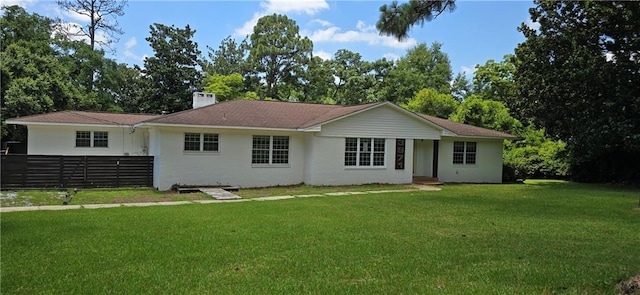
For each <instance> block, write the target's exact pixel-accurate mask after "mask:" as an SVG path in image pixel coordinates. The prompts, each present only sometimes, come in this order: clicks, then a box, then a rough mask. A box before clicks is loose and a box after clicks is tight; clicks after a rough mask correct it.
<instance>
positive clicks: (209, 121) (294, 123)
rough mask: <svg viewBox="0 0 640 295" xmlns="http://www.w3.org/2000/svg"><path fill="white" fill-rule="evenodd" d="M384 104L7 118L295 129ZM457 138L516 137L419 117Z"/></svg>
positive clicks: (244, 104) (228, 105)
mask: <svg viewBox="0 0 640 295" xmlns="http://www.w3.org/2000/svg"><path fill="white" fill-rule="evenodd" d="M382 104H385V102H378V103H370V104H363V105H354V106H342V105H327V104H310V103H295V102H280V101H261V100H232V101H226V102H223V103H218V104H214V105H210V106H205V107H201V108H197V109H190V110H186V111H182V112H177V113H173V114H169V115H148V114H122V113H101V112H82V111H62V112H55V113H49V114H40V115H32V116H25V117H20V118H14V119H9V120H8V121H9V123H10V124H28V123H52V124H55V123H60V124H96V125H134V124H137V123H148V124H154V123H160V124H169V125H171V124H180V125H198V126H228V127H248V128H277V129H298V128H308V127H312V126H315V125H319V124H323V123H326V122H329V121H332V120H335V119H339V118H342V117H344V116H347V115H350V114H353V113H356V112H358V111H362V110H365V109H368V108H372V107H376V106H379V105H382ZM418 116H420V117H422V118H424V119H425V120H427V121H429V122H431V123H433V124H435V125H437V126H440V127H441V128H443V129H445V130H448V131H451V132H453V133H455V134H457V135H460V136H474V137H496V138H515V136H513V135H511V134H507V133H504V132H499V131H494V130H489V129H485V128H480V127H476V126H471V125H466V124H461V123H456V122H453V121H449V120H446V119H442V118H437V117H433V116H429V115H423V114H418Z"/></svg>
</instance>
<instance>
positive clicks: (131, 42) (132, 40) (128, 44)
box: [124, 37, 138, 49]
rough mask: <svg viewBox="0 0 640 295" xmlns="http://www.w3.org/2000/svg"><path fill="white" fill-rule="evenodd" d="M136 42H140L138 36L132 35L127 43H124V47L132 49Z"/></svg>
mask: <svg viewBox="0 0 640 295" xmlns="http://www.w3.org/2000/svg"><path fill="white" fill-rule="evenodd" d="M136 44H138V41H137V40H136V37H131V38H130V39H129V40H127V42H126V43H124V47H125V48H126V49H131V48H133V46H136Z"/></svg>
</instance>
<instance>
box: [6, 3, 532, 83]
mask: <svg viewBox="0 0 640 295" xmlns="http://www.w3.org/2000/svg"><path fill="white" fill-rule="evenodd" d="M2 2H3V5H8V4H9V5H10V4H19V5H21V6H23V7H25V8H26V9H27V11H28V12H31V13H34V12H35V13H38V14H41V15H44V16H48V17H60V18H62V19H63V20H65V21H68V22H70V23H77V24H86V19H84V18H82V17H79V16H78V15H74V14H72V13H68V12H65V11H62V10H61V9H60V8H58V7H57V6H56V4H55V2H54V1H35V0H3V1H2ZM390 2H391V0H389V1H331V0H326V1H325V0H299V1H291V0H289V1H283V0H263V1H136V0H132V1H129V3H128V6H127V7H126V8H125V15H124V16H122V17H119V18H118V22H119V23H120V26H121V28H122V29H123V30H124V32H125V33H124V34H123V35H121V36H120V40H119V42H118V43H116V44H115V49H116V52H115V54H114V55H113V56H112V57H113V58H115V59H116V60H117V61H118V62H124V63H127V64H130V65H133V64H139V65H142V60H143V59H144V57H145V56H151V55H153V51H152V50H151V48H150V47H149V45H148V42H147V41H146V40H145V38H146V37H148V36H149V26H150V25H152V24H153V23H162V24H165V25H175V26H176V27H184V26H186V25H189V26H190V27H191V28H192V29H195V30H196V34H195V37H194V41H196V42H197V43H198V47H199V49H200V50H201V51H202V52H203V54H205V55H206V52H207V46H210V47H213V48H217V47H218V46H219V45H220V41H221V40H222V39H223V38H225V37H226V36H229V35H231V36H233V37H234V38H236V39H238V40H241V39H243V38H244V36H246V35H248V34H250V33H251V31H252V27H253V25H254V24H255V22H256V21H257V19H258V18H259V17H261V16H263V15H267V14H273V13H279V14H286V15H287V16H289V17H290V18H292V19H294V20H295V21H296V22H297V24H298V26H299V27H300V31H301V33H302V34H303V35H304V36H308V37H309V38H310V39H311V40H312V41H313V43H314V54H315V55H318V56H320V57H323V58H325V59H326V58H330V57H331V56H333V54H334V53H335V52H336V51H337V50H338V49H348V50H351V51H354V52H358V53H360V54H361V55H362V56H363V58H364V59H365V60H371V61H372V60H376V59H379V58H382V57H387V58H391V59H394V58H397V57H399V56H402V55H404V54H405V53H406V51H407V49H409V48H411V47H412V46H415V45H416V44H419V43H427V44H431V43H433V42H439V43H441V44H442V45H443V46H442V50H443V51H444V52H446V53H447V54H448V55H449V59H450V60H451V65H452V69H453V72H454V73H458V72H462V71H465V72H466V73H467V74H471V72H473V68H474V66H475V65H476V64H484V63H485V62H486V61H487V60H489V59H494V60H501V59H502V57H503V56H504V55H505V54H509V53H513V49H514V48H515V47H516V45H517V44H518V43H520V42H522V41H524V37H523V36H522V34H521V33H519V32H518V31H517V30H516V28H517V27H518V26H519V25H520V24H521V23H523V22H524V23H529V24H530V25H531V23H530V21H529V20H528V19H529V18H528V16H529V15H528V9H529V8H530V7H533V2H532V1H464V0H459V1H457V4H456V5H457V9H456V10H455V11H454V12H453V13H445V14H443V15H441V16H440V17H439V18H437V19H436V20H434V21H432V22H429V23H425V24H424V26H422V27H421V26H416V27H414V28H413V29H412V31H411V32H410V34H409V36H410V38H409V39H408V40H406V41H405V42H398V41H396V40H395V39H393V38H390V37H384V36H380V35H379V34H378V32H377V31H376V30H375V23H376V21H377V20H378V17H379V7H380V6H381V5H383V4H387V3H390ZM401 2H402V1H401Z"/></svg>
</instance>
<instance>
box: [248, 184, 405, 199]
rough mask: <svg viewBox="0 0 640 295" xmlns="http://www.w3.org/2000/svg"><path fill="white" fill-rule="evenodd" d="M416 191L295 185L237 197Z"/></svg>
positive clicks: (384, 186) (393, 187) (389, 186)
mask: <svg viewBox="0 0 640 295" xmlns="http://www.w3.org/2000/svg"><path fill="white" fill-rule="evenodd" d="M405 189H415V187H414V186H411V185H397V184H365V185H345V186H310V185H293V186H279V187H270V188H254V189H241V190H240V191H238V192H237V195H239V196H241V197H242V198H243V199H253V198H260V197H272V196H290V195H313V194H324V193H333V192H364V191H381V190H405Z"/></svg>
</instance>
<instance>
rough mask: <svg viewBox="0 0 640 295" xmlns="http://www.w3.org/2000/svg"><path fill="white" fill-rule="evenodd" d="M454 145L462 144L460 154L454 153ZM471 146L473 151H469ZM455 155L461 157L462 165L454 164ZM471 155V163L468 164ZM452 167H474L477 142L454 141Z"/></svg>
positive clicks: (476, 157) (476, 160) (476, 161)
mask: <svg viewBox="0 0 640 295" xmlns="http://www.w3.org/2000/svg"><path fill="white" fill-rule="evenodd" d="M456 144H462V152H456ZM471 145H473V147H474V150H473V151H471V150H470V146H471ZM456 154H458V155H460V154H461V155H462V163H456ZM470 155H473V163H469V162H470V161H469V156H470ZM451 162H452V163H453V165H476V163H478V142H476V141H454V142H453V154H452V161H451Z"/></svg>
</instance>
